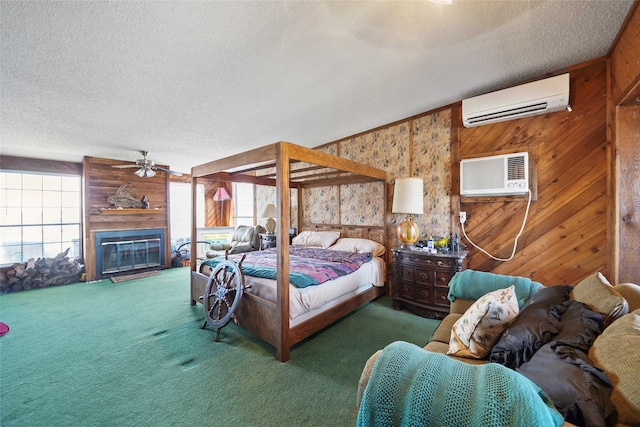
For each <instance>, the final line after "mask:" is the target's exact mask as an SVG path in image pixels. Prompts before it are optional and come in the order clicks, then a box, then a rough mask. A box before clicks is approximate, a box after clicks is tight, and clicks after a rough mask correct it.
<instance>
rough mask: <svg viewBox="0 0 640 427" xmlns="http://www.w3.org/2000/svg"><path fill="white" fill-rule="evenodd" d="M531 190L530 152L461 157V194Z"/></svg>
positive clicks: (480, 194)
mask: <svg viewBox="0 0 640 427" xmlns="http://www.w3.org/2000/svg"><path fill="white" fill-rule="evenodd" d="M528 190H529V153H527V152H524V153H514V154H503V155H499V156H489V157H478V158H475V159H465V160H461V161H460V195H461V196H476V197H477V196H509V195H522V194H527V192H528Z"/></svg>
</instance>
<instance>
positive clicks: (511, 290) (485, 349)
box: [447, 285, 519, 359]
mask: <svg viewBox="0 0 640 427" xmlns="http://www.w3.org/2000/svg"><path fill="white" fill-rule="evenodd" d="M518 312H519V308H518V299H517V298H516V292H515V287H514V286H513V285H512V286H510V287H508V288H506V289H498V290H496V291H493V292H489V293H487V294H486V295H484V296H482V297H481V298H480V299H478V300H477V301H476V302H475V303H473V305H472V306H471V307H470V308H469V309H468V310H467V311H466V312H465V313H464V314H463V315H462V317H461V318H460V319H458V320H457V321H456V323H454V325H453V328H452V329H451V339H450V340H449V351H447V354H451V355H454V356H458V357H468V358H470V359H482V358H484V357H486V356H487V355H488V354H489V352H490V351H491V347H493V344H494V343H495V342H496V341H498V339H499V338H500V335H501V334H502V332H503V331H504V330H505V328H506V327H507V326H509V324H510V323H511V322H513V321H514V320H515V318H516V317H517V316H518Z"/></svg>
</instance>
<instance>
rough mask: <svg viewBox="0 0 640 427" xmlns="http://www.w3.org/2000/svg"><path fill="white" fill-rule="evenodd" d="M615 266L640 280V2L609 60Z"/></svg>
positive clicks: (617, 274) (618, 273) (617, 272)
mask: <svg viewBox="0 0 640 427" xmlns="http://www.w3.org/2000/svg"><path fill="white" fill-rule="evenodd" d="M609 73H610V76H611V77H610V97H609V105H608V107H609V111H608V113H609V114H608V115H609V120H610V121H609V131H610V134H609V139H610V141H611V143H612V150H611V151H612V153H611V156H610V164H609V168H610V175H611V180H610V183H609V186H610V211H609V230H610V233H609V236H608V237H609V242H610V246H611V248H612V251H611V254H610V265H611V269H612V270H613V271H612V276H613V277H612V279H613V281H614V282H616V283H620V282H632V283H640V265H639V264H638V259H639V258H640V255H639V254H638V251H639V249H638V248H639V247H640V226H639V224H640V164H639V162H640V126H639V121H640V119H639V115H640V112H639V110H640V105H639V103H638V101H637V99H639V98H640V3H638V2H636V3H634V5H633V6H632V9H631V11H630V13H629V16H628V18H627V20H626V22H625V24H624V25H623V27H622V29H621V31H620V34H619V35H618V39H617V43H616V44H615V46H614V47H613V48H612V50H611V55H610V60H609Z"/></svg>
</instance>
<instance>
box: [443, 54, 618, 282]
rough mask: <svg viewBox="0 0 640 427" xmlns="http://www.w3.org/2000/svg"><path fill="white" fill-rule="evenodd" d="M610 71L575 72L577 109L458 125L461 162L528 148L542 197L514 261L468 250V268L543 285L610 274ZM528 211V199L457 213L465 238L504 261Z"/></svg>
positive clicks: (467, 206)
mask: <svg viewBox="0 0 640 427" xmlns="http://www.w3.org/2000/svg"><path fill="white" fill-rule="evenodd" d="M606 71H607V68H606V62H605V60H601V61H596V62H595V63H591V64H590V65H587V66H585V67H583V68H578V69H573V70H571V71H570V88H571V89H570V93H571V94H570V104H571V107H572V109H573V112H568V111H561V112H556V113H551V114H547V115H542V116H535V117H530V118H524V119H519V120H512V121H507V122H502V123H496V124H492V125H484V126H478V127H474V128H469V129H466V128H463V127H462V123H461V122H458V123H457V126H458V132H457V134H458V138H459V140H458V142H457V143H458V147H457V150H452V151H454V152H456V151H457V153H458V156H459V157H460V158H461V159H462V158H469V157H477V156H479V155H492V154H503V153H511V152H519V151H528V152H529V153H530V161H532V163H533V166H532V168H531V169H532V170H533V172H534V174H533V179H536V178H535V177H536V176H537V182H536V181H534V182H533V183H532V184H533V185H532V187H537V197H536V200H534V201H532V202H531V207H530V211H529V215H528V218H527V224H526V227H525V229H524V232H523V234H522V236H521V237H520V239H519V241H518V250H517V252H516V255H515V257H514V259H513V260H511V261H507V262H500V261H495V260H493V259H491V258H489V257H488V256H487V255H485V254H483V253H481V252H480V251H479V250H477V249H475V248H471V249H470V254H469V268H472V269H477V270H483V271H491V272H494V273H499V274H513V275H518V276H525V277H530V278H532V279H533V280H536V281H539V282H541V283H543V284H545V285H553V284H560V283H569V284H571V283H574V284H575V283H577V282H578V281H579V280H580V279H582V278H583V277H585V276H587V275H589V274H591V273H593V272H594V271H601V272H603V274H605V275H608V273H609V271H608V269H607V259H608V258H607V155H608V150H609V144H608V143H607V134H606V100H607V78H606V77H607V73H606ZM454 143H455V142H454ZM454 161H456V159H454ZM454 194H459V188H455V189H454ZM526 206H527V201H526V197H504V198H499V199H496V198H483V199H474V198H462V199H461V201H460V210H461V211H466V212H467V223H466V225H465V229H466V232H467V235H468V236H469V237H470V238H471V240H473V241H474V242H475V243H476V244H478V246H480V247H482V248H483V249H485V250H486V251H488V252H489V253H491V254H492V255H495V256H497V257H499V258H509V256H510V255H511V252H512V248H513V243H514V239H515V237H516V235H517V233H518V231H519V229H520V227H521V225H522V221H523V219H524V214H525V210H526ZM462 241H463V243H466V244H469V243H468V241H467V240H466V239H462Z"/></svg>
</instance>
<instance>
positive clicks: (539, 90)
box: [462, 73, 569, 127]
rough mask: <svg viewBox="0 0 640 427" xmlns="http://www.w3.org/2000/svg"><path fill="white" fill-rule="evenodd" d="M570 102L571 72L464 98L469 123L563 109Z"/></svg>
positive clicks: (492, 121)
mask: <svg viewBox="0 0 640 427" xmlns="http://www.w3.org/2000/svg"><path fill="white" fill-rule="evenodd" d="M568 106H569V74H568V73H567V74H562V75H560V76H556V77H551V78H548V79H544V80H538V81H536V82H532V83H526V84H523V85H520V86H514V87H511V88H508V89H503V90H499V91H496V92H491V93H487V94H484V95H480V96H475V97H473V98H468V99H464V100H463V101H462V122H463V124H464V126H465V127H472V126H479V125H484V124H489V123H495V122H503V121H505V120H513V119H519V118H522V117H528V116H535V115H538V114H544V113H550V112H553V111H559V110H563V109H565V108H567V107H568Z"/></svg>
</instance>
